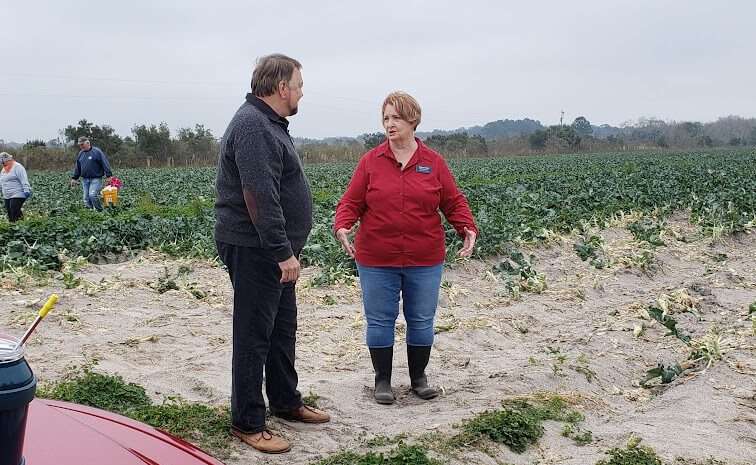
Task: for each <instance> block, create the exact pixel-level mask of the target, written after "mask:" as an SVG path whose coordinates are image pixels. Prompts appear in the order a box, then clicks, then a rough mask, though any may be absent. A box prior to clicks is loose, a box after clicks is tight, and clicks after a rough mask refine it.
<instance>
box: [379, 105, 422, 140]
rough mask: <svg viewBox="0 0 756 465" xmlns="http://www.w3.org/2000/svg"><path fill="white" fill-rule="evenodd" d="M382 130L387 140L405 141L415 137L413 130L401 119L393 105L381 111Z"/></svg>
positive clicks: (410, 125)
mask: <svg viewBox="0 0 756 465" xmlns="http://www.w3.org/2000/svg"><path fill="white" fill-rule="evenodd" d="M383 129H385V130H386V137H387V138H388V140H407V139H411V138H413V137H414V136H415V129H414V128H413V127H412V124H410V122H409V121H406V120H404V119H402V117H401V116H399V113H398V112H397V111H396V108H394V106H393V105H391V104H388V105H386V108H385V109H384V110H383Z"/></svg>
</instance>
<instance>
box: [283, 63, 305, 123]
mask: <svg viewBox="0 0 756 465" xmlns="http://www.w3.org/2000/svg"><path fill="white" fill-rule="evenodd" d="M303 86H304V81H303V80H302V72H301V71H300V70H298V69H296V68H295V69H294V72H293V73H292V74H291V79H290V80H289V82H288V83H287V85H286V88H287V89H288V95H287V97H286V103H287V105H288V107H289V116H293V115H296V114H297V111H299V107H298V104H299V100H300V99H301V98H302V96H303V95H304V93H303V92H302V87H303Z"/></svg>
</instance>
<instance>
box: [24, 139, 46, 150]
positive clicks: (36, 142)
mask: <svg viewBox="0 0 756 465" xmlns="http://www.w3.org/2000/svg"><path fill="white" fill-rule="evenodd" d="M34 147H47V144H45V141H43V140H42V139H34V140H29V141H26V143H25V144H24V146H23V149H24V150H27V149H33V148H34Z"/></svg>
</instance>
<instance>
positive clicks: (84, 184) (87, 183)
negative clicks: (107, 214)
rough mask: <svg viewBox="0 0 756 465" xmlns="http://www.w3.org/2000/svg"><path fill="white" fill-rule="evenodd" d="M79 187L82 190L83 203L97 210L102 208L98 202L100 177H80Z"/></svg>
mask: <svg viewBox="0 0 756 465" xmlns="http://www.w3.org/2000/svg"><path fill="white" fill-rule="evenodd" d="M81 189H82V190H83V191H84V205H85V206H86V207H87V208H94V209H95V210H97V211H100V210H102V203H100V191H101V190H102V178H81Z"/></svg>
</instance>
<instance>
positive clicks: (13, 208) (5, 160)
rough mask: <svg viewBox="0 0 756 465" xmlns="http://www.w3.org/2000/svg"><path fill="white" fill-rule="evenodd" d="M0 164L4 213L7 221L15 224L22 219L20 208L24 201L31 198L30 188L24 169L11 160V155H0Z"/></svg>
mask: <svg viewBox="0 0 756 465" xmlns="http://www.w3.org/2000/svg"><path fill="white" fill-rule="evenodd" d="M0 162H2V165H3V168H2V171H0V186H2V191H3V199H4V200H5V211H6V212H7V213H8V221H10V222H11V223H15V222H16V221H18V220H20V219H21V218H23V217H24V212H23V211H22V210H21V207H23V205H24V202H26V199H28V198H29V197H31V195H32V188H31V184H29V177H28V176H27V175H26V169H25V168H24V166H23V165H22V164H21V163H19V162H17V161H16V160H14V159H13V155H11V154H9V153H7V152H3V153H0Z"/></svg>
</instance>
